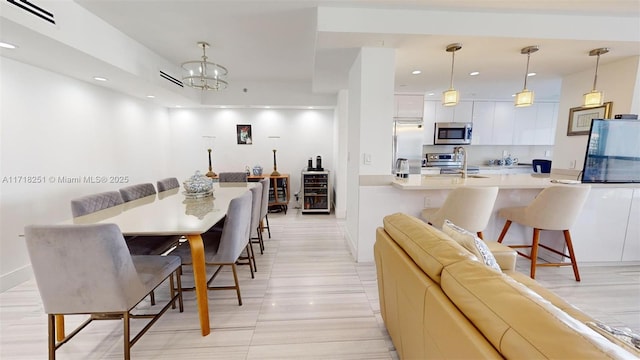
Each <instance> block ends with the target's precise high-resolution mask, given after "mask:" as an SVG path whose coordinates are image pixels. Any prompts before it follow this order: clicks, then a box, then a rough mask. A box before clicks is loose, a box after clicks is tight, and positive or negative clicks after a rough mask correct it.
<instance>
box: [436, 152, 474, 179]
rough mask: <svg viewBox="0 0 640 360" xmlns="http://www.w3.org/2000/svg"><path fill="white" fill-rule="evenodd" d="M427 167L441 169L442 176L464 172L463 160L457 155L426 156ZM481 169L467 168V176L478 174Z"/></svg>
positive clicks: (437, 154) (438, 154) (439, 154)
mask: <svg viewBox="0 0 640 360" xmlns="http://www.w3.org/2000/svg"><path fill="white" fill-rule="evenodd" d="M426 160H427V164H426V166H427V167H438V168H440V174H458V173H460V171H461V170H462V158H461V156H460V155H458V154H455V153H430V154H427V155H426ZM478 172H480V168H479V167H477V166H467V174H477V173H478Z"/></svg>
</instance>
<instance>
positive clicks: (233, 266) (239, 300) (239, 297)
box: [231, 264, 242, 306]
mask: <svg viewBox="0 0 640 360" xmlns="http://www.w3.org/2000/svg"><path fill="white" fill-rule="evenodd" d="M231 270H233V281H235V284H236V294H238V305H239V306H242V296H241V295H240V283H239V282H238V273H237V271H236V264H231Z"/></svg>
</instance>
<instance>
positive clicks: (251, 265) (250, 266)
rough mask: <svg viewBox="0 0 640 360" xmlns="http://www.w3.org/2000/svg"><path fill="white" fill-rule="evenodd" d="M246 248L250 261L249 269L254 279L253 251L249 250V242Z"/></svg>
mask: <svg viewBox="0 0 640 360" xmlns="http://www.w3.org/2000/svg"><path fill="white" fill-rule="evenodd" d="M246 250H247V258H248V261H249V270H250V271H251V278H252V279H254V278H255V276H254V275H253V262H251V252H250V250H249V244H247V248H246Z"/></svg>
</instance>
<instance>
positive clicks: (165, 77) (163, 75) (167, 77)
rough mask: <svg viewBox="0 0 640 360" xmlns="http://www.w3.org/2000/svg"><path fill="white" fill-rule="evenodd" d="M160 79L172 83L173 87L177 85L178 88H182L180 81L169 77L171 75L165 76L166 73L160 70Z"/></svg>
mask: <svg viewBox="0 0 640 360" xmlns="http://www.w3.org/2000/svg"><path fill="white" fill-rule="evenodd" d="M160 77H161V78H163V79H165V80H169V81H171V82H172V83H174V84H175V85H178V86H180V87H184V85H183V84H182V81H180V80H178V79H176V78H174V77H173V76H171V75H169V74H167V73H166V72H164V71H162V70H160Z"/></svg>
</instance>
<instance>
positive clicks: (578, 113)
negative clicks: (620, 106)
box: [567, 102, 612, 136]
mask: <svg viewBox="0 0 640 360" xmlns="http://www.w3.org/2000/svg"><path fill="white" fill-rule="evenodd" d="M611 106H612V103H611V102H606V103H604V104H602V106H596V107H584V106H579V107H574V108H571V109H570V110H569V124H568V126H567V136H575V135H589V130H591V120H593V119H609V118H611Z"/></svg>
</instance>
